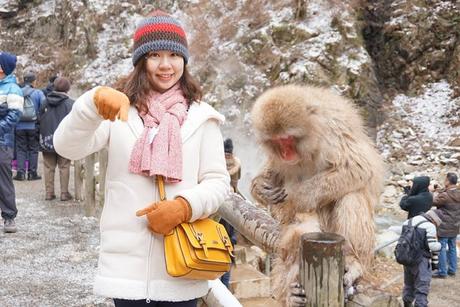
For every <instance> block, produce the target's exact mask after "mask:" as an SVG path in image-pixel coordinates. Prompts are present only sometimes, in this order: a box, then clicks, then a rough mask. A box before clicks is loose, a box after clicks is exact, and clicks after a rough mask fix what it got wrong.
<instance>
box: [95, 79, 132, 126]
mask: <svg viewBox="0 0 460 307" xmlns="http://www.w3.org/2000/svg"><path fill="white" fill-rule="evenodd" d="M94 104H95V105H96V108H97V112H98V113H99V115H101V116H102V118H104V119H110V120H111V121H114V120H115V119H116V118H119V119H120V120H122V121H127V120H128V110H129V105H130V102H129V98H128V96H126V95H125V94H124V93H122V92H119V91H117V90H115V89H113V88H111V87H107V86H101V87H99V88H98V89H97V90H96V92H95V93H94Z"/></svg>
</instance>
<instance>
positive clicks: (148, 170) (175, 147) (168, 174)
mask: <svg viewBox="0 0 460 307" xmlns="http://www.w3.org/2000/svg"><path fill="white" fill-rule="evenodd" d="M139 115H140V116H141V117H142V119H143V120H144V131H143V132H142V134H141V136H140V138H139V139H138V140H137V141H136V144H134V148H133V151H132V153H131V160H130V161H129V171H131V172H133V173H135V174H141V175H144V176H155V175H162V176H163V177H165V181H166V182H170V183H175V182H180V181H181V180H182V139H181V133H180V127H181V126H182V123H183V122H184V121H185V119H186V117H187V101H186V99H185V97H184V94H183V93H182V90H181V89H180V87H179V85H178V84H176V85H175V86H173V87H172V88H170V89H169V90H168V91H166V92H164V93H162V94H160V93H157V92H155V93H153V94H152V95H151V96H150V97H149V101H148V112H147V113H145V112H141V113H139Z"/></svg>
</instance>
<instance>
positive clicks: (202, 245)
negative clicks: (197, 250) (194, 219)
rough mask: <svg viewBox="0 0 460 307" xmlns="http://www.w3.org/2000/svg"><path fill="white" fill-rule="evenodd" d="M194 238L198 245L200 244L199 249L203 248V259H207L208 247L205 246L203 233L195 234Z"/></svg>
mask: <svg viewBox="0 0 460 307" xmlns="http://www.w3.org/2000/svg"><path fill="white" fill-rule="evenodd" d="M196 238H197V239H198V243H200V245H201V247H202V248H203V251H204V255H205V257H208V247H207V246H206V241H205V240H204V236H203V233H202V232H197V233H196Z"/></svg>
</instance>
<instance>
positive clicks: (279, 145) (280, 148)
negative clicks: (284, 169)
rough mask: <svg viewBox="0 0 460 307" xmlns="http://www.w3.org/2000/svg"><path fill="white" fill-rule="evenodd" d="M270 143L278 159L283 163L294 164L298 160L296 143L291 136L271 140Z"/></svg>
mask: <svg viewBox="0 0 460 307" xmlns="http://www.w3.org/2000/svg"><path fill="white" fill-rule="evenodd" d="M271 142H272V144H273V146H274V147H275V150H276V151H277V153H278V155H279V157H280V158H281V160H283V161H284V162H289V163H295V162H297V161H298V160H299V155H298V153H297V141H296V138H295V137H293V136H282V137H276V138H272V139H271Z"/></svg>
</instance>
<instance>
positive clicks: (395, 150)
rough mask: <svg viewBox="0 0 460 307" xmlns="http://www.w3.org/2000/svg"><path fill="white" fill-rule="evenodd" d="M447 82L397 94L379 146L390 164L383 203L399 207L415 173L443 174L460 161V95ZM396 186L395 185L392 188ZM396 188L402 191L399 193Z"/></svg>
mask: <svg viewBox="0 0 460 307" xmlns="http://www.w3.org/2000/svg"><path fill="white" fill-rule="evenodd" d="M452 93H453V91H452V89H451V87H450V85H449V83H447V82H446V81H440V82H437V83H432V84H428V85H426V86H424V87H423V90H422V93H421V94H420V95H419V96H415V97H409V96H406V95H403V94H401V95H397V96H396V97H395V98H394V99H393V101H392V104H391V105H390V106H388V107H387V110H385V111H386V113H387V119H386V121H385V123H384V124H383V125H381V126H380V127H379V131H378V134H377V146H378V148H379V150H380V151H381V153H382V155H383V157H384V159H385V160H386V162H387V165H388V167H389V172H390V175H389V178H388V179H387V187H386V188H385V192H384V194H383V196H382V204H383V206H384V207H385V206H394V207H397V203H398V201H399V198H400V197H401V196H402V189H401V187H402V186H404V185H407V184H408V181H409V180H411V179H412V178H413V177H414V176H419V175H428V176H430V177H431V178H432V180H433V179H434V180H437V181H442V177H443V176H444V175H445V173H447V172H448V171H451V170H452V168H454V171H455V168H457V167H458V165H459V160H460V125H453V124H452V123H455V122H457V121H458V117H459V105H460V98H456V99H453V98H452ZM389 186H394V187H395V188H390V187H389ZM395 190H396V191H398V192H397V193H395Z"/></svg>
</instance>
